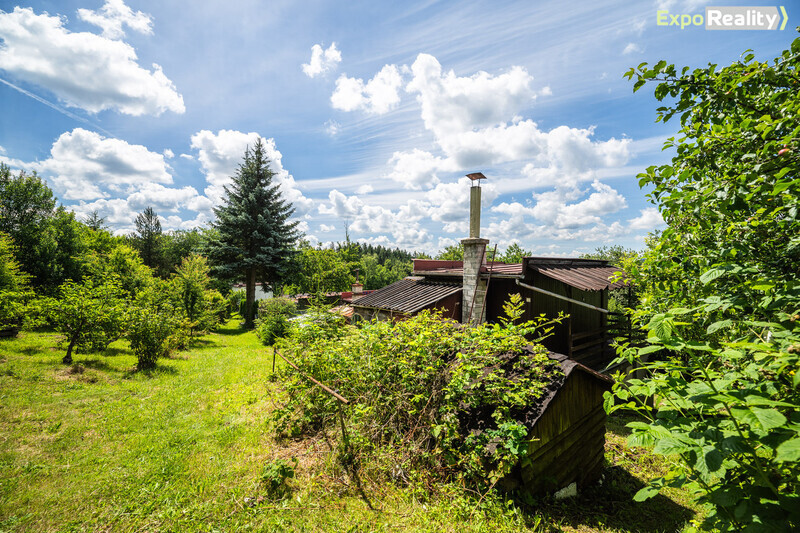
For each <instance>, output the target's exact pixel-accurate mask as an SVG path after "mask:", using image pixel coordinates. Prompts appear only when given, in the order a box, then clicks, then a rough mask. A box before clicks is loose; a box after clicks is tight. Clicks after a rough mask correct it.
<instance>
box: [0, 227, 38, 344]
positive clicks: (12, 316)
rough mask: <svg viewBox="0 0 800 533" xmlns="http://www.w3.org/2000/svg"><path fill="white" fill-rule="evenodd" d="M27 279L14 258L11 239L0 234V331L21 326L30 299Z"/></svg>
mask: <svg viewBox="0 0 800 533" xmlns="http://www.w3.org/2000/svg"><path fill="white" fill-rule="evenodd" d="M29 277H30V276H28V275H27V274H26V273H25V272H23V271H22V269H21V268H20V266H19V263H18V262H17V260H16V259H15V257H14V244H13V243H12V241H11V238H10V237H9V236H7V235H5V234H4V233H0V331H3V330H6V329H10V330H11V331H12V332H15V331H16V330H18V329H19V327H20V326H21V325H22V321H23V318H24V315H25V305H26V303H27V301H28V300H29V299H30V297H31V292H30V289H29V288H28V278H29Z"/></svg>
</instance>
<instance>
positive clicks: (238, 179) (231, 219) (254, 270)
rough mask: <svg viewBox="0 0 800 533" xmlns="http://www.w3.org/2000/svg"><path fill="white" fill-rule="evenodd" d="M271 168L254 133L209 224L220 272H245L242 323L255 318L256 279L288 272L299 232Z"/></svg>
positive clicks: (267, 281)
mask: <svg viewBox="0 0 800 533" xmlns="http://www.w3.org/2000/svg"><path fill="white" fill-rule="evenodd" d="M274 175H275V174H274V173H273V172H272V170H270V168H269V160H268V158H267V155H266V151H265V148H264V141H263V140H262V139H259V140H258V142H256V144H255V146H254V147H253V148H247V150H245V154H244V161H243V162H242V164H241V165H239V168H238V170H237V171H236V174H235V175H234V176H233V177H232V180H233V182H232V184H231V185H230V186H227V185H226V186H225V198H224V200H223V202H224V203H223V205H222V206H221V207H219V208H215V209H214V213H215V215H216V221H215V222H214V224H213V226H214V228H215V229H216V230H217V231H218V232H219V233H218V234H217V236H216V239H215V240H213V241H211V242H210V243H209V247H208V254H209V259H211V261H212V263H213V264H214V266H215V270H216V272H217V273H219V274H220V275H221V276H222V277H228V278H230V277H234V276H244V280H245V284H246V292H245V316H244V325H245V327H247V328H251V327H253V320H254V318H255V312H256V308H255V284H256V282H259V281H260V282H262V284H264V285H265V288H266V286H267V285H276V284H282V283H283V281H284V280H285V279H286V278H287V277H288V276H289V274H290V268H291V259H292V256H293V255H294V253H293V251H292V248H291V247H292V245H293V244H294V242H295V241H296V240H297V238H298V237H299V232H298V231H297V222H290V221H289V217H291V216H292V214H293V213H294V209H293V208H292V206H291V204H290V203H289V202H287V201H286V200H285V199H284V198H283V196H282V194H281V190H280V185H279V184H276V183H274V182H273V178H274Z"/></svg>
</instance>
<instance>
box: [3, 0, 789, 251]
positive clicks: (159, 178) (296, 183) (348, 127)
mask: <svg viewBox="0 0 800 533" xmlns="http://www.w3.org/2000/svg"><path fill="white" fill-rule="evenodd" d="M755 3H756V4H757V2H755ZM718 4H719V3H718V2H715V3H712V4H708V3H704V2H697V1H695V0H690V1H677V0H660V1H656V2H651V1H640V2H621V1H620V2H598V1H593V2H570V3H569V4H566V3H564V2H558V1H552V2H544V1H536V2H534V1H531V0H526V1H521V2H496V1H495V2H489V1H487V2H375V1H363V2H358V1H355V2H346V3H345V2H324V1H304V2H291V1H285V2H280V1H278V2H259V1H256V0H233V1H228V2H222V1H205V2H201V1H198V2H191V3H186V2H176V1H167V2H148V1H137V0H125V1H124V2H123V0H80V1H77V2H76V1H71V0H67V1H58V2H54V1H39V2H31V3H24V4H16V3H14V2H6V1H0V9H2V12H0V39H2V44H0V81H1V82H0V160H2V161H4V162H6V163H7V164H9V165H10V166H12V167H14V168H24V169H26V170H28V171H32V170H36V171H37V172H39V174H40V175H42V176H43V177H45V178H46V179H47V181H48V183H49V184H50V186H51V187H52V188H53V189H54V191H55V193H56V195H57V196H58V198H59V199H60V201H61V202H63V203H64V204H65V205H66V206H67V207H68V208H70V209H72V210H74V211H75V212H76V213H77V214H78V216H80V217H82V216H85V215H86V214H88V213H90V212H92V211H94V210H96V211H98V212H99V214H100V215H101V216H105V217H106V219H107V222H108V223H109V225H110V226H111V228H112V229H113V230H114V231H115V232H117V233H125V232H128V231H130V230H131V227H132V225H133V219H134V217H135V216H136V214H137V213H138V212H140V211H142V210H143V209H144V208H145V207H147V206H153V207H154V208H155V209H156V211H157V212H158V213H159V215H160V216H161V217H162V225H163V226H164V227H165V229H179V228H191V227H196V226H198V225H203V224H206V223H208V222H209V221H211V220H212V219H213V211H212V207H213V206H214V205H217V204H218V203H219V202H220V199H221V196H222V186H223V185H224V184H225V183H226V182H227V180H228V179H229V176H230V175H231V174H232V173H233V172H234V170H235V168H236V165H237V164H238V162H239V161H241V158H242V155H243V153H244V149H245V146H247V145H248V143H252V142H253V140H254V139H255V138H256V137H257V136H259V135H260V136H262V137H263V138H264V139H266V140H267V143H268V149H269V154H270V156H271V158H272V166H273V170H275V171H276V173H277V179H278V180H279V182H280V183H281V186H282V188H283V190H284V195H285V196H286V197H287V198H288V199H290V200H291V201H292V202H293V204H294V206H295V208H296V217H297V218H298V219H299V220H300V221H301V228H302V229H303V231H304V232H305V233H306V235H307V238H308V239H309V240H311V241H312V242H315V243H316V242H323V243H325V242H329V241H337V240H342V239H343V237H344V226H345V223H347V224H348V225H349V228H350V235H351V238H353V239H357V240H362V241H367V242H372V243H375V244H383V245H386V246H399V247H402V248H406V249H410V250H421V251H426V252H429V253H431V252H435V251H436V250H438V249H441V248H443V247H444V246H446V245H448V244H453V243H455V242H457V241H458V240H459V239H461V238H463V237H465V236H466V234H467V229H468V224H467V210H468V201H467V197H468V184H467V183H466V179H465V178H464V177H463V176H464V174H466V173H469V172H475V171H481V172H483V173H484V174H485V175H486V176H487V177H488V178H489V179H488V180H487V182H485V186H484V190H483V192H484V196H483V198H484V205H483V218H482V227H483V236H486V237H488V238H489V239H491V240H492V242H493V244H494V243H498V244H499V247H500V249H501V250H502V249H504V248H505V247H506V246H507V245H509V244H510V243H512V242H517V243H519V244H520V245H522V246H523V247H524V248H526V249H529V250H532V251H533V252H534V253H535V254H536V255H574V254H579V253H582V252H586V251H591V250H593V249H595V248H596V247H598V246H603V245H610V244H622V245H625V246H628V247H634V248H640V247H641V246H642V243H643V239H644V236H645V235H646V234H647V233H648V232H649V231H652V230H653V229H656V228H658V227H659V224H660V223H661V221H660V217H659V216H658V213H657V211H655V210H654V209H653V207H652V206H651V205H650V204H648V203H647V200H646V198H645V192H646V191H642V190H640V189H639V187H638V185H637V180H636V177H635V176H636V174H637V173H638V172H641V171H642V169H644V168H645V167H647V166H649V165H651V164H658V163H662V162H666V161H668V160H669V154H668V153H664V152H662V151H661V146H662V144H663V141H664V140H665V139H666V138H667V137H669V136H671V135H672V134H673V133H674V132H675V131H676V127H677V126H676V125H675V124H668V125H663V124H656V123H655V122H654V119H655V108H656V107H657V106H658V105H657V102H656V101H655V100H654V98H653V97H652V90H647V89H643V90H641V91H639V92H638V93H637V94H633V93H632V91H631V83H630V82H628V81H626V80H624V79H623V78H622V75H623V73H624V72H625V71H626V70H627V69H628V68H629V67H631V66H633V65H636V64H638V63H640V62H642V61H649V62H651V63H653V62H656V61H658V60H660V59H666V60H667V61H669V62H673V63H676V64H678V65H690V66H703V65H705V64H707V63H708V62H714V63H719V64H723V65H724V64H729V63H731V62H733V61H735V60H736V59H737V58H738V57H739V55H740V54H741V52H743V51H744V50H745V49H748V48H750V49H753V50H754V51H755V52H756V54H757V56H758V57H759V58H762V59H766V58H771V57H774V56H775V55H777V54H778V53H779V52H780V51H781V50H783V49H784V48H787V47H788V45H789V43H790V42H791V40H792V39H793V37H794V36H795V35H796V33H795V32H794V30H793V28H794V27H795V26H797V24H798V22H797V20H798V19H797V13H798V10H797V9H795V7H794V5H791V4H790V5H788V6H787V7H786V9H787V12H788V16H789V21H788V24H787V26H786V30H784V31H706V30H705V29H703V28H702V27H689V28H686V29H683V30H681V29H680V28H678V27H675V26H670V27H663V26H657V24H656V12H657V11H658V10H659V9H666V10H668V11H669V12H670V13H703V12H704V8H705V6H706V5H718ZM725 5H754V1H753V0H745V1H744V2H726V3H725ZM765 5H770V4H765Z"/></svg>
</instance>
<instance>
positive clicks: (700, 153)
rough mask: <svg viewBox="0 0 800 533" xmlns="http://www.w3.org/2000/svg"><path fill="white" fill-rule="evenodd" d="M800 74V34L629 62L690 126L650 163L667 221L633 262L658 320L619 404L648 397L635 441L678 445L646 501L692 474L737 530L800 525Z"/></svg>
mask: <svg viewBox="0 0 800 533" xmlns="http://www.w3.org/2000/svg"><path fill="white" fill-rule="evenodd" d="M798 72H800V39H796V40H795V41H794V42H793V43H792V45H791V49H790V50H786V51H784V52H783V53H782V54H781V55H780V57H778V58H776V59H775V60H774V61H771V62H768V61H765V62H761V61H755V54H753V53H751V52H750V51H747V52H745V54H743V56H742V57H741V59H740V60H739V61H737V62H736V63H733V64H732V65H730V66H727V67H723V68H717V65H709V67H708V68H698V69H694V70H691V69H689V67H684V68H683V69H682V70H680V72H679V71H678V70H677V69H676V68H675V66H674V65H668V64H667V63H666V61H660V62H658V63H657V64H655V65H653V66H650V65H648V64H647V63H642V64H641V65H639V66H638V67H637V68H635V69H631V70H630V71H629V72H628V74H627V76H628V77H629V78H630V79H632V80H633V79H635V84H634V90H638V89H640V88H641V87H643V86H644V85H645V84H647V83H648V82H654V83H656V87H655V96H656V98H657V99H658V100H659V101H663V100H665V99H666V100H667V102H666V104H665V105H664V106H662V107H660V108H659V109H658V115H657V121H664V122H666V121H668V120H670V119H671V118H672V117H674V116H676V115H678V116H679V117H680V124H681V128H680V134H679V136H678V137H676V138H672V139H670V140H669V141H668V142H667V146H668V147H674V148H676V155H675V157H674V158H673V160H672V162H671V164H667V165H660V166H652V167H649V168H648V169H647V170H646V171H645V172H644V173H642V174H640V175H639V183H640V185H641V186H647V187H648V188H650V189H651V190H652V192H651V194H650V198H651V200H652V201H653V202H654V203H655V204H656V205H657V206H658V208H659V210H660V211H661V215H662V217H663V218H664V221H665V222H666V224H667V228H666V229H665V230H664V231H663V232H662V233H661V234H660V235H658V236H656V237H654V238H652V239H651V240H650V241H649V243H648V250H647V251H646V252H645V254H644V257H643V258H642V260H641V261H636V260H627V261H623V262H624V263H626V264H625V266H626V270H627V271H628V272H629V274H630V275H631V276H632V277H633V278H634V280H635V281H636V282H637V284H638V285H639V286H640V287H641V288H642V300H641V301H642V306H641V307H642V308H641V310H640V312H639V313H638V315H637V318H638V320H639V321H640V323H641V324H642V325H644V327H645V328H646V329H647V332H648V337H647V341H648V345H647V346H645V347H643V348H640V349H636V348H631V349H628V350H626V351H625V352H624V356H625V358H627V359H628V361H629V362H631V363H634V364H638V365H641V366H643V367H644V368H645V369H646V370H649V371H650V377H649V379H648V380H639V379H635V378H634V379H629V380H617V384H616V385H615V391H614V392H615V396H616V400H615V399H614V398H612V397H608V404H607V405H608V407H609V411H613V410H615V409H620V408H625V409H628V408H634V409H635V410H637V411H638V412H639V413H640V414H641V415H643V417H644V418H643V419H642V420H639V421H636V422H633V423H631V424H629V426H630V427H631V429H632V435H631V437H630V439H631V440H630V442H631V443H632V444H634V445H637V446H652V447H653V450H654V452H655V453H657V454H660V455H665V456H669V457H671V458H673V460H671V461H669V463H668V464H669V467H668V472H667V474H666V475H665V476H664V477H663V478H659V479H656V480H652V481H651V482H650V485H649V486H647V487H645V488H644V489H642V490H641V491H640V492H639V493H638V494H637V499H646V498H648V497H650V496H653V495H654V494H656V493H657V492H658V490H659V489H660V488H661V487H663V486H667V485H670V486H679V485H688V486H689V487H690V489H692V492H693V493H694V494H696V495H697V498H698V500H699V502H700V503H702V504H706V505H708V506H709V508H710V509H711V512H710V513H709V515H708V517H707V520H706V524H704V525H705V526H706V527H708V528H717V529H720V530H722V531H729V530H736V531H794V530H797V529H798V527H800V503H799V502H800V430H799V428H798V425H797V421H798V420H800V371H798V368H800V281H798V276H797V273H798V266H797V265H798V264H800V263H799V261H800V179H799V178H800V176H799V174H800V135H798V131H800V130H798V124H799V123H800V91H798V85H800V77H798ZM648 398H649V399H654V398H655V399H656V400H655V401H653V402H652V403H650V402H648V401H647V399H648ZM643 400H644V401H643ZM615 401H616V403H617V405H613V404H614V403H615Z"/></svg>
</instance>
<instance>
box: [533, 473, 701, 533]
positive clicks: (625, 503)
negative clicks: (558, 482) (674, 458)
mask: <svg viewBox="0 0 800 533" xmlns="http://www.w3.org/2000/svg"><path fill="white" fill-rule="evenodd" d="M604 476H605V480H604V482H603V484H602V485H600V484H594V485H592V486H589V487H585V488H583V489H582V490H581V491H580V492H579V494H578V496H577V497H574V498H569V499H565V500H558V501H556V500H553V499H547V500H543V501H540V502H539V503H538V504H536V505H535V506H532V507H529V508H528V511H529V512H530V514H531V517H532V518H534V517H536V516H542V515H544V516H546V517H549V518H551V519H553V520H554V521H558V522H560V523H561V524H569V525H570V526H572V527H575V528H580V526H588V527H593V528H601V529H620V530H627V531H639V532H642V533H656V532H662V531H680V530H681V529H682V528H683V527H684V525H685V524H686V523H687V522H688V521H689V520H690V519H691V518H692V517H693V516H694V514H695V513H694V511H692V510H691V509H689V508H687V507H684V506H683V505H680V504H679V503H677V502H675V501H673V500H671V499H670V498H668V497H666V496H664V495H662V494H659V495H657V496H656V497H654V498H651V499H649V500H646V501H644V502H635V501H633V495H634V494H636V492H637V491H638V490H639V489H641V488H642V487H644V483H642V482H641V481H640V480H639V479H638V478H636V477H635V476H633V475H631V474H630V473H629V472H628V471H627V470H625V469H624V468H622V467H620V466H612V467H607V468H606V470H605V472H604Z"/></svg>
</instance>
